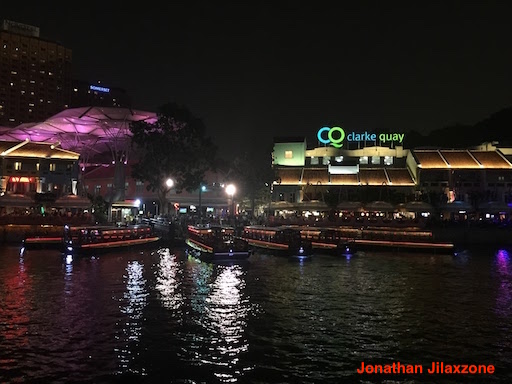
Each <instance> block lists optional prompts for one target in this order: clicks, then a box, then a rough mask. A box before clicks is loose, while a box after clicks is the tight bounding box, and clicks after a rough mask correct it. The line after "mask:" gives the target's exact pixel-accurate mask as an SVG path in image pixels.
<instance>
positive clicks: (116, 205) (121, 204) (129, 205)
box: [112, 200, 140, 208]
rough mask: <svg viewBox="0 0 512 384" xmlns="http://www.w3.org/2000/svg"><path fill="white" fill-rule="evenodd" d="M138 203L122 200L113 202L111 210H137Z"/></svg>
mask: <svg viewBox="0 0 512 384" xmlns="http://www.w3.org/2000/svg"><path fill="white" fill-rule="evenodd" d="M139 207H140V201H139V200H122V201H114V202H113V203H112V208H139Z"/></svg>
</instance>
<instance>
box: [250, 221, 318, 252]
mask: <svg viewBox="0 0 512 384" xmlns="http://www.w3.org/2000/svg"><path fill="white" fill-rule="evenodd" d="M242 238H243V239H244V240H246V241H247V242H248V243H249V245H250V246H251V247H253V248H254V249H259V250H268V251H271V252H273V253H275V254H278V255H283V256H288V257H292V258H299V259H306V258H310V257H311V256H313V247H312V244H311V241H310V240H308V239H303V238H302V236H301V233H300V229H299V228H298V227H289V226H279V227H267V226H263V225H249V226H246V227H244V231H243V233H242Z"/></svg>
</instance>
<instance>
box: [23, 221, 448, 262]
mask: <svg viewBox="0 0 512 384" xmlns="http://www.w3.org/2000/svg"><path fill="white" fill-rule="evenodd" d="M160 240H161V238H160V236H158V235H157V234H156V233H155V231H154V228H153V227H152V226H151V225H146V224H142V225H131V226H127V227H112V226H88V227H87V226H76V227H72V226H71V227H70V226H65V227H64V234H63V237H62V238H59V237H46V238H45V237H32V238H27V239H25V241H24V249H30V248H39V247H48V246H51V245H55V246H56V247H58V248H61V249H62V250H63V252H65V253H66V254H84V253H100V252H104V251H109V250H112V249H119V248H125V247H133V246H143V245H149V244H154V243H156V242H158V241H160ZM185 244H186V250H187V252H188V253H189V254H190V255H192V256H194V257H196V258H198V259H201V260H203V261H207V262H213V261H231V260H233V261H235V260H244V259H247V258H249V256H250V255H251V254H252V253H254V252H257V251H258V250H260V251H264V252H267V253H269V252H270V253H273V254H277V255H281V256H286V257H290V258H298V259H308V258H311V257H312V256H313V255H314V254H316V253H330V254H334V255H339V256H349V255H353V254H355V253H356V252H358V251H360V250H391V251H395V250H408V251H426V252H442V253H453V252H454V251H455V247H454V244H452V243H450V242H439V241H435V239H434V236H433V234H432V232H431V231H425V230H419V229H415V228H410V229H395V228H378V227H377V228H352V227H324V228H320V227H309V226H278V227H270V226H262V225H250V226H245V227H244V228H243V229H239V230H238V231H237V230H235V228H233V227H230V226H226V225H219V224H205V225H202V224H201V225H189V226H188V229H187V233H186V237H185Z"/></svg>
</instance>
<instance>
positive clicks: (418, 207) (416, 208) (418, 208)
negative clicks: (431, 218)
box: [404, 201, 434, 212]
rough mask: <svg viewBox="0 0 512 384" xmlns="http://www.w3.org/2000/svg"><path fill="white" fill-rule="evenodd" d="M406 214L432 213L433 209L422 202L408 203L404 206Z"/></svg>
mask: <svg viewBox="0 0 512 384" xmlns="http://www.w3.org/2000/svg"><path fill="white" fill-rule="evenodd" d="M404 209H405V211H406V212H432V211H433V210H434V207H433V206H432V205H431V204H429V203H426V202H424V201H410V202H408V203H405V204H404Z"/></svg>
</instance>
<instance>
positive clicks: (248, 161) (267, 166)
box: [229, 150, 277, 214]
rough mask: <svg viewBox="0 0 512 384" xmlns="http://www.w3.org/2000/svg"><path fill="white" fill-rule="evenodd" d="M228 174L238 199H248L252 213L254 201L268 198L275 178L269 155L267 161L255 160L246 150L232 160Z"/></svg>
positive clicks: (263, 200) (262, 200)
mask: <svg viewBox="0 0 512 384" xmlns="http://www.w3.org/2000/svg"><path fill="white" fill-rule="evenodd" d="M267 153H271V151H270V150H269V152H267ZM229 175H230V178H231V180H232V181H233V182H234V183H235V184H236V186H237V189H238V192H237V195H238V197H239V199H247V200H248V201H249V204H250V209H251V212H252V213H253V214H254V207H255V205H256V201H259V202H261V203H263V202H265V201H266V200H268V199H269V198H270V188H271V185H272V183H273V182H274V181H275V180H276V179H277V177H276V173H275V171H274V170H273V169H272V163H271V158H270V157H269V160H268V162H262V161H257V160H256V156H255V155H251V154H249V153H248V152H245V153H244V154H242V155H241V156H237V157H236V158H235V159H234V160H233V163H232V165H231V169H230V173H229Z"/></svg>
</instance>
